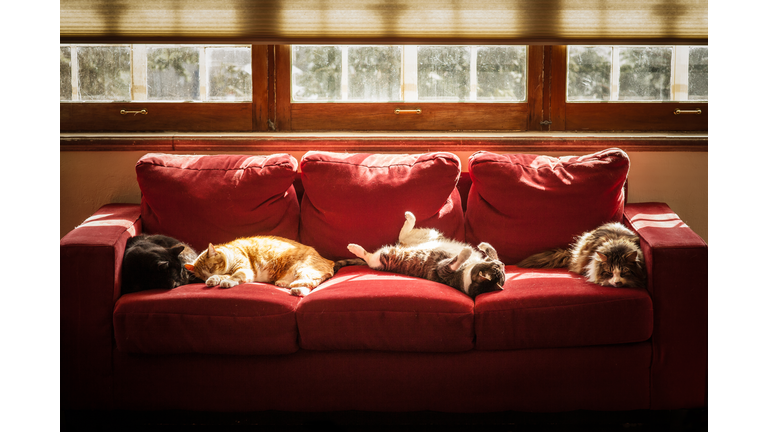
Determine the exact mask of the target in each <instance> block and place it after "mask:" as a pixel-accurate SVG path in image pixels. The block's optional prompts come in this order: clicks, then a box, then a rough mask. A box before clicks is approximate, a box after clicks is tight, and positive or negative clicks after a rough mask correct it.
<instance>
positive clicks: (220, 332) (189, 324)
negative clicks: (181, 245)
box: [113, 283, 299, 355]
mask: <svg viewBox="0 0 768 432" xmlns="http://www.w3.org/2000/svg"><path fill="white" fill-rule="evenodd" d="M298 302H299V297H295V296H291V295H290V294H289V293H288V290H286V289H282V288H278V287H276V286H274V285H268V284H261V283H249V284H242V285H237V286H235V287H232V288H229V289H221V288H209V287H206V286H205V285H204V284H191V285H182V286H180V287H177V288H174V289H172V290H148V291H140V292H137V293H131V294H126V295H124V296H122V297H120V299H119V300H118V301H117V304H116V305H115V311H114V314H113V322H114V326H115V339H116V340H117V348H118V349H119V350H120V351H124V352H129V353H141V354H186V353H200V354H235V355H256V354H288V353H292V352H295V351H296V350H297V349H298V344H297V341H298V335H297V328H296V316H295V312H296V305H297V304H298Z"/></svg>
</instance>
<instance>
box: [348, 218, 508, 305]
mask: <svg viewBox="0 0 768 432" xmlns="http://www.w3.org/2000/svg"><path fill="white" fill-rule="evenodd" d="M415 224H416V217H415V216H414V215H413V213H411V212H406V213H405V223H404V224H403V228H402V229H401V230H400V235H399V237H398V240H399V241H398V243H397V244H396V245H390V246H384V247H381V248H380V249H378V250H376V251H374V252H373V253H369V252H368V251H366V250H365V249H363V247H361V246H359V245H356V244H354V243H351V244H349V246H348V247H347V248H348V249H349V250H350V252H352V253H353V254H355V255H356V256H357V257H358V258H359V259H358V260H354V259H353V260H342V261H337V262H336V266H337V267H336V268H340V267H343V266H344V265H351V264H362V263H365V264H368V266H369V267H370V268H372V269H375V270H383V271H390V272H394V273H400V274H404V275H407V276H415V277H420V278H423V279H427V280H431V281H434V282H440V283H443V284H446V285H448V286H450V287H453V288H455V289H457V290H459V291H461V292H463V293H465V294H467V295H468V296H470V297H472V298H473V299H474V298H475V297H476V296H477V295H479V294H482V293H485V292H490V291H498V290H501V289H503V286H504V282H505V280H506V279H505V278H506V276H505V274H504V263H502V262H501V261H499V257H498V254H497V253H496V250H495V249H494V248H493V246H491V245H490V244H488V243H480V244H479V245H478V247H477V249H475V248H473V247H472V246H470V245H468V244H466V243H461V242H458V241H455V240H451V239H448V238H446V237H444V236H443V235H442V234H441V233H440V232H439V231H437V230H434V229H427V228H414V226H415ZM361 261H362V262H361Z"/></svg>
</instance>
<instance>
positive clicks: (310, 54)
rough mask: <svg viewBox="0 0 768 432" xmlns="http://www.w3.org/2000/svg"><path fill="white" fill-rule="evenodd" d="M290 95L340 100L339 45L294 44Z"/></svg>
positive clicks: (301, 98)
mask: <svg viewBox="0 0 768 432" xmlns="http://www.w3.org/2000/svg"><path fill="white" fill-rule="evenodd" d="M292 51H293V59H292V66H291V89H292V91H291V94H292V97H293V100H296V101H337V100H341V48H340V47H338V46H294V47H293V50H292Z"/></svg>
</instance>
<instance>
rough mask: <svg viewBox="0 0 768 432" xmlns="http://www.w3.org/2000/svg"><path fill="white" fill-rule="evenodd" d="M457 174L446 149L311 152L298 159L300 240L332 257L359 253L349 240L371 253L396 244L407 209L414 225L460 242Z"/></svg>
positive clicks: (453, 158)
mask: <svg viewBox="0 0 768 432" xmlns="http://www.w3.org/2000/svg"><path fill="white" fill-rule="evenodd" d="M460 173H461V162H460V161H459V158H458V157H457V156H456V155H454V154H452V153H447V152H435V153H426V154H416V155H396V154H363V153H359V154H346V153H331V152H318V151H310V152H307V153H306V154H305V155H304V157H303V158H302V159H301V179H302V183H303V184H304V197H303V198H302V201H301V242H302V243H304V244H308V245H310V246H313V247H314V248H315V249H317V251H318V252H319V253H320V255H322V256H324V257H325V258H328V259H331V260H337V259H341V258H354V255H352V253H350V252H349V251H348V250H347V245H348V244H349V243H357V244H359V245H360V246H362V247H364V248H366V249H367V250H369V251H370V250H375V249H378V248H379V247H381V246H383V245H386V244H394V243H395V242H397V236H398V234H399V233H400V228H402V226H403V222H405V218H404V216H403V215H404V214H405V212H406V211H411V212H413V214H414V215H415V216H416V227H429V228H436V229H438V230H440V231H441V232H442V233H443V234H445V235H446V236H448V237H452V238H456V239H458V240H463V239H464V214H463V212H462V208H461V198H460V197H459V193H458V190H457V189H456V183H457V181H458V179H459V174H460Z"/></svg>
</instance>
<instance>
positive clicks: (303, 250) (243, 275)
mask: <svg viewBox="0 0 768 432" xmlns="http://www.w3.org/2000/svg"><path fill="white" fill-rule="evenodd" d="M186 268H187V269H188V270H190V271H192V272H194V274H195V276H197V277H199V278H200V279H202V280H204V281H205V284H206V285H207V286H209V287H212V286H216V285H218V286H220V287H221V288H230V287H233V286H235V285H238V284H241V283H246V282H267V283H273V284H275V285H277V286H279V287H281V288H290V289H291V295H295V296H305V295H307V294H309V292H310V290H312V289H313V288H315V287H317V286H318V285H320V283H322V282H323V281H325V280H326V279H328V278H330V277H331V276H333V261H330V260H327V259H325V258H323V257H321V256H320V254H318V253H317V251H315V249H314V248H312V247H310V246H306V245H303V244H301V243H298V242H295V241H292V240H288V239H285V238H282V237H274V236H255V237H246V238H239V239H237V240H233V241H231V242H229V243H225V244H220V245H216V246H214V245H212V244H209V245H208V249H207V250H205V251H203V253H201V254H200V255H199V256H198V257H197V259H195V260H194V262H193V263H192V264H187V265H186Z"/></svg>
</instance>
